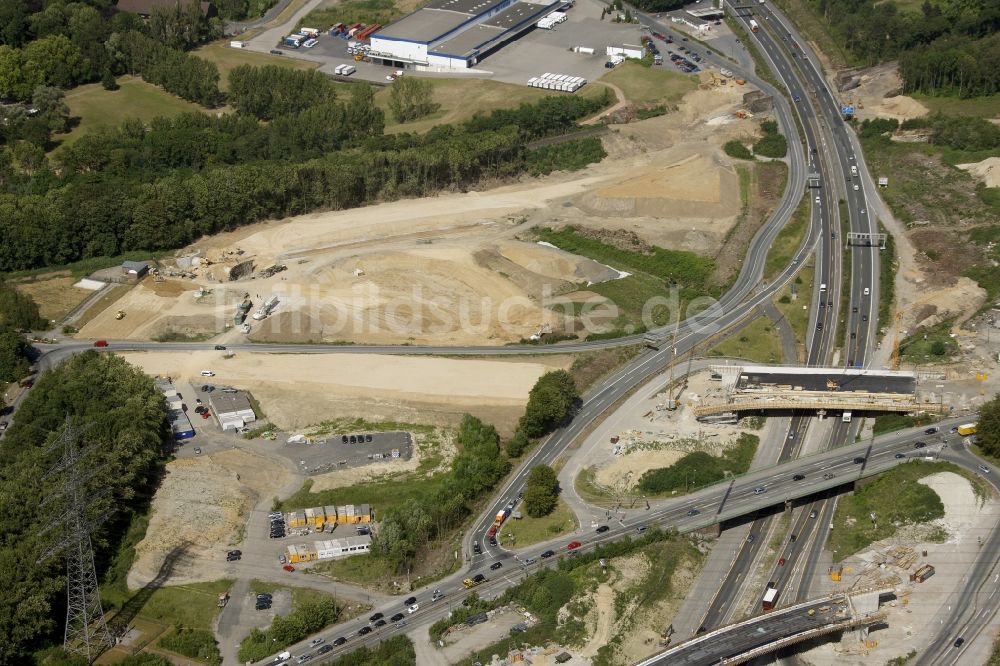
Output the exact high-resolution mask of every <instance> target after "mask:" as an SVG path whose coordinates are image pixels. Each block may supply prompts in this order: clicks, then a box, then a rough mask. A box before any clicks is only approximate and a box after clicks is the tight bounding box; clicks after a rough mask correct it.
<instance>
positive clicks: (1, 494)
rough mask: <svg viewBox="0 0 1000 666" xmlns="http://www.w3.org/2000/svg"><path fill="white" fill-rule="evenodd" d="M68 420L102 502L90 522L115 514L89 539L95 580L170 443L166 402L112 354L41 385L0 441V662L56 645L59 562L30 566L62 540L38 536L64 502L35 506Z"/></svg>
mask: <svg viewBox="0 0 1000 666" xmlns="http://www.w3.org/2000/svg"><path fill="white" fill-rule="evenodd" d="M67 419H69V420H70V421H71V422H72V423H74V424H77V425H81V424H87V428H86V429H85V430H83V431H82V433H81V434H80V439H79V441H80V444H81V446H83V447H85V448H86V450H87V451H88V454H87V455H86V456H85V457H84V458H83V461H82V462H81V465H82V466H83V469H82V471H83V473H84V474H85V475H87V474H91V476H90V478H89V479H88V481H87V484H86V488H87V492H88V493H96V494H97V497H98V499H95V500H94V502H95V505H94V512H95V515H99V513H101V512H103V511H107V510H110V509H114V513H113V514H112V517H111V519H110V520H109V521H108V522H106V523H104V525H103V526H102V527H100V528H99V529H98V531H97V532H96V533H95V535H94V547H95V553H96V558H97V562H98V569H99V573H100V571H103V570H104V569H106V568H107V567H108V565H109V562H110V561H111V558H112V556H113V555H114V553H115V550H116V548H117V545H118V543H119V541H120V539H121V537H122V535H123V534H124V532H125V529H126V528H127V527H128V524H129V522H130V520H131V516H132V513H133V512H134V511H135V510H136V508H137V507H141V506H143V504H144V502H146V501H147V500H148V497H149V496H150V495H151V493H152V490H153V488H154V486H155V483H156V478H157V470H158V461H159V460H160V459H161V458H162V455H163V452H164V447H165V445H167V444H168V443H169V441H170V431H169V425H168V424H167V421H166V412H165V407H164V403H163V397H162V395H160V393H159V392H158V391H157V390H156V389H155V387H154V386H153V382H152V380H151V379H150V378H149V377H147V376H146V375H145V374H143V373H142V372H141V371H139V370H138V369H136V368H134V367H132V366H130V365H128V364H127V363H126V362H125V361H123V360H122V359H120V358H118V357H116V356H112V355H110V354H97V353H95V352H92V351H91V352H86V353H84V354H81V355H79V356H75V357H73V358H71V359H70V360H68V361H66V362H65V363H63V364H62V365H61V366H59V367H58V368H56V369H55V370H52V371H50V372H47V373H45V374H44V375H42V376H41V377H40V378H39V379H38V381H37V383H36V384H35V386H34V388H32V389H31V392H30V393H29V395H28V396H27V398H26V399H25V400H24V402H23V403H22V404H21V407H20V409H18V413H17V419H16V420H15V421H14V422H13V424H12V425H11V426H10V429H9V430H8V432H7V436H6V437H5V438H4V439H3V441H2V443H0V515H3V517H4V519H3V520H2V521H0V562H3V563H4V565H3V566H0V586H2V588H3V590H4V594H3V596H2V598H0V664H24V663H26V662H27V661H28V659H27V657H26V655H28V654H30V653H31V652H33V651H35V650H36V649H38V648H39V647H40V646H42V645H44V644H45V643H47V642H49V641H50V640H52V639H55V640H57V641H58V640H61V638H62V633H61V631H62V616H63V613H64V612H65V606H64V596H65V585H66V581H65V573H64V564H63V561H62V559H61V558H55V559H53V560H50V561H48V562H47V563H45V564H42V565H35V564H34V562H35V560H36V559H37V558H38V556H39V555H40V554H41V553H42V551H43V550H44V549H45V548H46V547H47V546H48V545H49V544H50V543H51V542H52V541H53V540H54V539H57V538H58V535H59V533H60V532H59V530H55V531H54V532H49V533H48V534H47V535H45V534H43V533H42V529H41V528H42V527H43V526H45V525H47V524H50V523H52V522H53V521H58V520H59V512H60V502H59V501H56V502H53V503H52V504H50V505H49V506H48V507H47V508H44V509H43V508H41V507H40V505H39V498H40V497H42V496H43V495H44V494H45V493H46V492H47V491H49V490H51V488H50V486H52V485H53V484H55V483H58V482H59V477H58V475H57V476H55V477H47V476H45V475H44V474H43V472H44V471H45V470H47V469H48V468H50V467H51V466H52V464H53V462H54V461H55V460H57V459H58V458H59V456H60V455H61V451H60V450H59V449H58V447H56V449H55V450H52V449H50V448H48V444H49V443H50V442H52V441H53V440H54V439H55V438H56V437H57V434H58V433H59V432H60V431H61V429H62V428H63V426H64V424H65V422H66V420H67ZM99 489H104V492H103V493H97V491H98V490H99ZM106 610H107V609H106Z"/></svg>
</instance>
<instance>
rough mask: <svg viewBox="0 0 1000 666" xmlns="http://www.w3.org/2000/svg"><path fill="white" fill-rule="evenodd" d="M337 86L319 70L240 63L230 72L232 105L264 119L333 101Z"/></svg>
mask: <svg viewBox="0 0 1000 666" xmlns="http://www.w3.org/2000/svg"><path fill="white" fill-rule="evenodd" d="M358 87H365V86H358ZM337 88H338V86H337V84H336V83H334V82H333V79H331V78H330V77H328V76H326V75H325V74H321V73H319V72H317V71H316V70H298V69H289V68H287V67H278V66H277V65H266V66H264V67H253V66H251V65H240V66H239V67H236V68H234V69H233V70H232V71H230V72H229V104H230V105H231V106H232V107H233V108H234V109H236V111H237V112H239V113H241V114H243V115H247V116H252V117H254V118H259V119H261V120H272V119H274V118H278V117H280V116H285V115H288V114H290V113H298V112H300V111H303V110H305V109H309V108H311V107H315V106H319V105H322V104H327V103H329V102H332V101H334V100H335V99H336V98H337Z"/></svg>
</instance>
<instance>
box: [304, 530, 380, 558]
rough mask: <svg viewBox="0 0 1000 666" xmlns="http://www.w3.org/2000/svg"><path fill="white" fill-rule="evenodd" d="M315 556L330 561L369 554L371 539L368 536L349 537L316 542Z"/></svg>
mask: <svg viewBox="0 0 1000 666" xmlns="http://www.w3.org/2000/svg"><path fill="white" fill-rule="evenodd" d="M314 545H315V547H316V555H317V558H318V559H320V560H330V559H333V558H336V557H348V556H350V555H360V554H362V553H368V552H371V549H372V538H371V537H370V536H367V535H365V536H349V537H343V538H341V539H327V540H326V541H317V542H316V543H315V544H314Z"/></svg>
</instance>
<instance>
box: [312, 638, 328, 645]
mask: <svg viewBox="0 0 1000 666" xmlns="http://www.w3.org/2000/svg"><path fill="white" fill-rule="evenodd" d="M324 641H325V639H322V638H314V639H312V640H311V641H309V647H316V646H317V645H319V644H320V643H323V642H324Z"/></svg>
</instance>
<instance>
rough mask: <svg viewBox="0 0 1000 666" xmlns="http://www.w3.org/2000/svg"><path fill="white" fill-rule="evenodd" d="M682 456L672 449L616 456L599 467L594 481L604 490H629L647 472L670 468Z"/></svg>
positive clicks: (682, 454)
mask: <svg viewBox="0 0 1000 666" xmlns="http://www.w3.org/2000/svg"><path fill="white" fill-rule="evenodd" d="M683 456H684V453H683V452H681V451H674V450H672V449H660V450H656V451H636V452H634V453H632V454H631V455H626V456H618V457H617V458H615V459H614V460H613V461H611V462H610V463H608V464H607V465H603V466H602V467H600V468H599V469H598V470H597V474H595V475H594V480H595V481H597V483H599V484H600V485H602V486H604V487H605V488H614V489H616V490H617V489H621V490H629V489H631V488H634V487H635V485H636V484H637V483H639V477H641V476H642V475H643V474H645V473H646V472H647V471H649V470H651V469H657V468H659V467H670V466H671V465H673V464H674V463H675V462H677V461H678V460H680V459H681V458H682V457H683ZM629 473H631V476H629Z"/></svg>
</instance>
